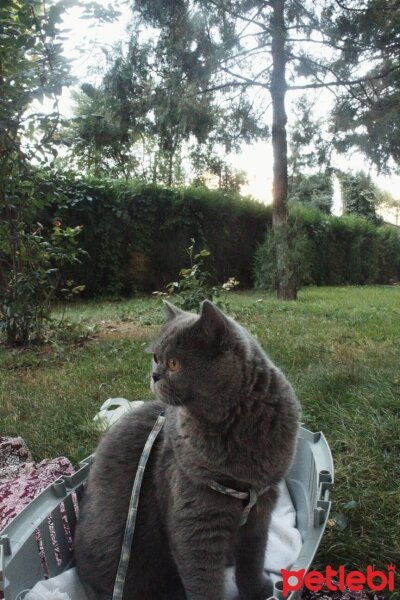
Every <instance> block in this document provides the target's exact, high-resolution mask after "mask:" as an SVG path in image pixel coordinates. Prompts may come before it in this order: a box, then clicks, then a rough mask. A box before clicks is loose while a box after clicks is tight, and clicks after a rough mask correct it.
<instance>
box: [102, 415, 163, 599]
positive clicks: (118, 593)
mask: <svg viewBox="0 0 400 600" xmlns="http://www.w3.org/2000/svg"><path fill="white" fill-rule="evenodd" d="M164 421H165V416H164V413H161V414H160V415H159V416H158V419H157V421H156V422H155V424H154V426H153V429H152V430H151V432H150V435H149V437H148V438H147V441H146V444H145V446H144V448H143V452H142V455H141V457H140V461H139V465H138V468H137V471H136V475H135V481H134V483H133V488H132V494H131V500H130V503H129V510H128V517H127V519H126V526H125V533H124V540H123V542H122V549H121V555H120V559H119V564H118V570H117V575H116V577H115V583H114V590H113V595H112V600H122V595H123V593H124V584H125V577H126V572H127V569H128V563H129V557H130V552H131V546H132V539H133V533H134V531H135V524H136V516H137V510H138V504H139V494H140V488H141V485H142V480H143V475H144V469H145V466H146V463H147V460H148V458H149V456H150V450H151V448H152V446H153V444H154V442H155V440H156V437H157V436H158V434H159V433H160V431H161V429H162V427H163V425H164Z"/></svg>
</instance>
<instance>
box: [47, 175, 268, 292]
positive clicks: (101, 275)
mask: <svg viewBox="0 0 400 600" xmlns="http://www.w3.org/2000/svg"><path fill="white" fill-rule="evenodd" d="M60 185H62V187H63V194H62V195H60V197H59V198H58V199H57V200H56V201H55V202H54V203H53V206H52V208H51V210H50V211H48V212H47V213H46V215H44V216H43V219H46V218H47V219H54V218H59V219H60V220H62V221H63V222H68V223H69V224H71V225H83V230H82V235H81V238H80V243H81V245H82V247H83V248H84V249H85V250H86V252H87V253H88V258H87V260H86V261H85V264H84V265H82V266H79V265H77V266H74V267H73V268H72V269H71V270H70V276H71V278H73V279H75V280H79V281H81V280H82V277H84V280H85V284H86V288H85V294H86V295H88V296H94V295H104V294H107V295H110V294H112V295H119V294H127V295H129V294H132V293H134V292H136V291H151V292H152V291H154V290H157V289H163V288H164V287H165V285H166V284H167V283H169V282H170V281H172V280H174V279H175V278H176V276H177V273H179V271H180V269H181V267H182V265H183V264H186V263H187V254H186V250H185V249H186V248H187V247H188V246H189V245H190V243H191V242H190V240H191V239H192V238H194V239H195V240H196V246H195V248H194V251H195V252H196V253H198V252H200V250H201V249H202V248H207V249H208V250H209V251H210V253H211V257H210V260H209V264H208V265H207V267H208V271H209V272H210V282H211V284H217V283H222V282H224V281H226V280H227V279H228V278H229V277H235V278H236V279H238V280H239V281H240V282H241V284H242V285H243V287H250V286H251V285H252V265H253V257H254V252H255V249H256V247H257V244H258V243H259V242H261V241H262V239H263V237H264V233H265V229H266V227H267V226H268V224H270V223H271V209H270V207H266V206H264V205H263V204H261V203H259V202H256V201H254V200H251V199H245V198H241V197H240V196H238V195H237V194H230V195H227V194H226V193H224V192H222V191H210V190H207V189H205V188H195V187H194V188H181V189H170V188H164V187H161V186H155V185H144V184H141V183H135V182H126V181H111V180H102V179H97V180H96V179H85V180H84V179H76V178H74V177H73V176H70V175H68V174H59V175H58V186H60Z"/></svg>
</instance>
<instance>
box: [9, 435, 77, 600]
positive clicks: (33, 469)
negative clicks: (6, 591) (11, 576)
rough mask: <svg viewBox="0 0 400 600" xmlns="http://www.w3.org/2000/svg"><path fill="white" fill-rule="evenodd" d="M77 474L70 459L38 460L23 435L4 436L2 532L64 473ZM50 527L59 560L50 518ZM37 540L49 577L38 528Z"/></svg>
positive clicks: (66, 523)
mask: <svg viewBox="0 0 400 600" xmlns="http://www.w3.org/2000/svg"><path fill="white" fill-rule="evenodd" d="M73 473H74V468H73V466H72V464H71V463H70V461H69V460H68V459H67V458H64V457H60V458H55V459H52V460H42V462H40V463H35V462H33V459H32V455H31V453H30V452H29V450H28V448H27V446H26V444H25V442H24V440H23V439H22V438H20V437H17V438H8V437H0V532H1V531H2V529H4V527H6V525H8V523H9V522H10V521H12V519H13V518H14V517H16V516H17V515H18V513H20V512H21V511H22V510H23V508H24V507H25V506H27V504H29V502H31V501H32V500H33V499H34V498H36V496H37V495H38V494H40V492H41V491H42V490H44V489H45V488H46V487H47V486H49V485H50V484H51V483H53V481H55V480H56V479H58V478H59V477H61V475H72V474H73ZM74 500H75V498H74ZM76 504H77V503H76ZM76 509H77V506H76ZM60 510H61V514H62V516H63V521H64V529H65V531H66V534H67V538H68V540H69V541H70V543H71V544H72V539H71V536H70V534H69V527H68V522H67V519H66V517H65V511H64V506H63V505H61V507H60ZM49 519H50V518H49ZM49 527H50V534H51V536H52V539H53V548H54V552H55V556H56V559H57V560H60V559H59V556H58V555H59V547H58V543H57V540H56V538H55V534H54V527H53V524H52V522H51V521H49ZM36 539H37V543H38V551H39V553H40V556H41V561H42V565H43V574H44V576H45V577H46V575H48V571H47V564H46V558H45V555H44V552H43V545H42V540H41V538H40V533H39V530H37V531H36ZM1 598H3V594H2V592H0V599H1Z"/></svg>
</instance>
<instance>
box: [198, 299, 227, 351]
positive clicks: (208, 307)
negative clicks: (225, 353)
mask: <svg viewBox="0 0 400 600" xmlns="http://www.w3.org/2000/svg"><path fill="white" fill-rule="evenodd" d="M198 326H199V327H200V329H201V332H202V333H203V335H204V336H205V337H206V339H207V340H209V341H211V342H214V343H216V344H218V345H219V346H222V345H223V343H224V341H225V340H226V338H227V337H228V333H229V323H228V320H227V318H226V317H225V315H224V313H223V312H222V311H221V310H219V308H217V306H215V304H213V303H212V302H210V301H209V300H204V302H203V303H202V305H201V309H200V318H199V320H198Z"/></svg>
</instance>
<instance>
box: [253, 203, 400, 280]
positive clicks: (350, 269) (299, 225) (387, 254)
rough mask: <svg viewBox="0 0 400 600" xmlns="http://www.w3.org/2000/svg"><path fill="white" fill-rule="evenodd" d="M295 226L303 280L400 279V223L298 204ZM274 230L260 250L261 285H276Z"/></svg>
mask: <svg viewBox="0 0 400 600" xmlns="http://www.w3.org/2000/svg"><path fill="white" fill-rule="evenodd" d="M289 221H290V224H291V228H290V229H291V231H292V232H293V233H294V235H295V236H297V240H298V243H297V244H294V245H293V247H294V256H293V264H294V267H293V268H295V269H296V271H297V275H298V282H297V283H298V285H310V284H311V285H351V284H353V285H364V284H384V283H391V282H392V281H399V280H400V229H399V228H397V227H395V226H392V225H378V226H377V225H376V224H375V223H374V222H372V221H370V220H368V219H366V218H365V217H358V216H355V215H344V216H342V217H334V216H328V215H326V214H325V213H323V212H321V211H319V210H318V209H316V208H313V207H307V206H304V205H294V206H293V207H292V208H291V211H290V218H289ZM273 257H274V251H273V236H271V232H270V230H267V233H266V236H265V238H264V242H263V243H262V244H260V245H259V247H258V249H257V251H256V254H255V262H254V264H255V267H254V278H255V284H256V286H257V287H275V284H276V267H275V264H274V258H273Z"/></svg>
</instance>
